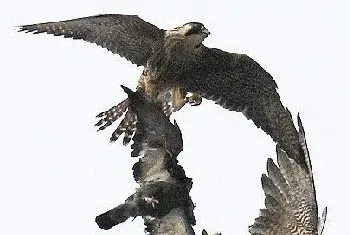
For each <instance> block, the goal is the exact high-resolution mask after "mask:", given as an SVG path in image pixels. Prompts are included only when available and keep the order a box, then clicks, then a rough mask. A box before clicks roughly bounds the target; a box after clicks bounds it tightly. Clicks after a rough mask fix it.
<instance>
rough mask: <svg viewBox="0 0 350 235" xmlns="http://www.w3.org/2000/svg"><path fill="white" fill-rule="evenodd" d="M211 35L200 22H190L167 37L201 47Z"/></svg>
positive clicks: (175, 29) (169, 32)
mask: <svg viewBox="0 0 350 235" xmlns="http://www.w3.org/2000/svg"><path fill="white" fill-rule="evenodd" d="M209 35H210V32H209V30H208V29H206V28H205V27H204V25H203V24H202V23H199V22H189V23H186V24H184V25H183V26H180V27H176V28H174V29H171V30H168V31H167V32H166V36H167V37H171V38H173V37H175V38H178V39H181V40H184V41H185V42H187V43H188V44H192V45H193V46H195V47H199V46H200V45H201V44H202V42H203V40H204V39H205V38H206V37H208V36H209Z"/></svg>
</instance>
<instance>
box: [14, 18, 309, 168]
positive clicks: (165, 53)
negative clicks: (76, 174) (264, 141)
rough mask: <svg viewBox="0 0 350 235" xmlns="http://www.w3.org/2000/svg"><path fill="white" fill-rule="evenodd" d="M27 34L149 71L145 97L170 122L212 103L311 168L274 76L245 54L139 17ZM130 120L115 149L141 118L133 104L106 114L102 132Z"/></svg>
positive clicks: (52, 26) (37, 27) (63, 24)
mask: <svg viewBox="0 0 350 235" xmlns="http://www.w3.org/2000/svg"><path fill="white" fill-rule="evenodd" d="M19 31H25V32H34V33H35V34H37V33H43V32H46V33H48V34H53V35H55V36H60V35H63V36H64V37H67V38H73V39H82V40H85V41H88V42H91V43H96V44H97V45H99V46H101V47H104V48H106V49H108V50H109V51H111V52H112V53H114V54H119V55H120V56H122V57H125V58H126V59H127V60H129V61H131V62H132V63H134V64H136V65H137V66H143V67H144V70H143V73H142V75H141V77H140V79H139V81H138V86H137V90H139V91H141V92H142V93H144V94H145V96H146V97H147V98H148V99H149V100H151V101H152V102H155V103H157V104H158V105H160V106H161V107H162V108H163V109H164V112H166V114H167V115H170V114H171V113H172V112H174V111H178V110H180V109H181V108H182V107H183V106H184V104H186V103H190V104H192V105H198V104H200V103H201V98H202V97H204V98H207V99H209V100H213V101H215V103H217V104H219V105H221V106H223V107H224V108H226V109H228V110H232V111H237V112H242V113H243V114H244V115H245V116H246V117H247V118H248V119H251V120H252V121H253V122H254V124H255V125H256V126H257V127H259V128H261V129H262V130H264V131H265V132H266V133H267V134H268V135H270V136H271V137H272V139H273V140H274V141H275V142H277V143H278V144H279V145H280V146H281V148H282V149H283V150H285V151H286V152H287V154H288V155H289V156H294V157H295V160H296V161H297V162H298V163H300V164H303V165H305V162H303V157H301V156H302V151H301V149H300V146H299V141H298V132H297V130H296V128H295V126H294V123H293V120H292V117H291V115H290V113H289V111H288V110H287V109H286V108H285V107H284V106H283V105H282V103H281V101H280V96H279V94H278V93H277V85H276V83H275V81H274V80H273V78H272V76H271V75H270V74H269V73H268V72H267V71H265V70H264V69H263V68H262V67H261V66H260V65H259V64H258V63H257V62H255V61H254V60H253V59H251V58H250V57H249V56H247V55H245V54H237V53H229V52H225V51H222V50H220V49H216V48H208V47H206V46H205V45H203V41H204V39H205V38H207V37H208V36H209V34H210V33H209V30H208V29H206V28H205V27H204V25H203V24H202V23H199V22H189V23H186V24H184V25H182V26H179V27H175V28H172V29H169V30H163V29H160V28H158V27H156V26H155V25H153V24H150V23H148V22H146V21H144V20H142V19H141V18H139V17H138V16H136V15H121V14H104V15H96V16H89V17H83V18H77V19H72V20H67V21H58V22H47V23H39V24H31V25H23V26H20V29H19ZM124 113H125V117H124V119H123V120H122V121H121V123H120V124H119V126H118V128H117V129H116V130H115V131H114V132H113V134H112V137H111V141H115V140H116V139H118V137H119V136H120V135H121V134H122V133H125V136H124V141H123V142H124V144H127V143H128V142H129V141H130V139H131V136H132V134H133V133H134V131H135V128H136V123H137V116H136V115H135V114H134V113H133V112H132V111H130V110H128V100H127V99H126V100H124V101H123V102H121V103H119V104H118V105H116V106H114V107H112V108H111V109H109V110H107V111H105V112H102V113H100V114H99V115H98V116H97V117H98V118H100V121H99V122H98V123H97V124H96V125H97V126H99V130H102V129H105V128H106V127H107V126H109V125H111V124H112V123H113V122H114V121H115V120H117V119H118V118H120V117H121V116H122V115H123V114H124Z"/></svg>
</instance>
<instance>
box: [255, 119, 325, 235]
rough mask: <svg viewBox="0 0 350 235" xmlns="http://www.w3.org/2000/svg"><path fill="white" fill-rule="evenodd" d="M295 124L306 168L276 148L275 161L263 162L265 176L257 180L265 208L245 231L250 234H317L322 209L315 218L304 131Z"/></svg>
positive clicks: (316, 208)
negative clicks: (262, 192) (276, 163)
mask: <svg viewBox="0 0 350 235" xmlns="http://www.w3.org/2000/svg"><path fill="white" fill-rule="evenodd" d="M298 121H299V128H300V131H299V135H300V144H301V146H302V148H303V150H304V157H305V161H306V163H307V167H308V168H309V170H308V171H306V170H305V169H304V168H302V167H301V166H300V165H298V164H297V163H296V162H295V161H294V160H293V159H291V158H288V156H287V155H286V153H285V152H284V151H282V150H281V149H280V148H279V147H277V162H278V166H276V165H275V163H274V162H273V160H272V159H270V158H269V159H268V160H267V172H268V176H267V175H265V174H263V175H262V177H261V183H262V187H263V189H264V192H265V196H266V198H265V206H266V209H261V210H260V216H259V217H258V218H256V219H255V221H254V224H253V225H252V226H250V228H249V231H250V233H251V234H253V235H281V234H285V235H294V234H295V235H303V234H310V235H321V234H322V231H323V225H324V222H325V219H326V213H327V211H326V209H325V210H324V212H323V215H322V218H321V219H319V218H318V206H317V201H316V192H315V186H314V181H313V177H312V168H311V161H310V157H309V152H308V150H307V146H306V141H305V136H304V130H303V128H302V125H301V122H300V119H298Z"/></svg>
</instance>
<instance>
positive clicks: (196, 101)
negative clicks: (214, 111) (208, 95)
mask: <svg viewBox="0 0 350 235" xmlns="http://www.w3.org/2000/svg"><path fill="white" fill-rule="evenodd" d="M186 100H187V102H188V103H189V104H190V105H191V106H198V105H200V104H201V103H202V96H201V95H200V94H197V93H194V94H191V95H187V96H186Z"/></svg>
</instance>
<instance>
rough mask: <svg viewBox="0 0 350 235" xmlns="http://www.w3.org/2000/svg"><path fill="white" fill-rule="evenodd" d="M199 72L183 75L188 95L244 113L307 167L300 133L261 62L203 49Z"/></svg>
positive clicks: (213, 49)
mask: <svg viewBox="0 0 350 235" xmlns="http://www.w3.org/2000/svg"><path fill="white" fill-rule="evenodd" d="M199 58H200V59H199V60H198V61H196V66H192V67H191V68H193V67H195V69H191V70H189V71H188V70H187V71H186V72H187V73H186V74H183V77H184V80H183V83H184V86H185V89H186V90H187V91H188V92H195V93H199V94H200V95H202V96H203V97H204V98H207V99H211V100H214V101H215V103H217V104H219V105H221V106H223V107H224V108H226V109H228V110H233V111H238V112H242V113H243V114H244V115H245V116H246V117H247V118H248V119H252V121H253V122H254V123H255V125H256V126H257V127H259V128H261V129H263V130H264V131H265V132H266V133H267V134H268V135H270V136H271V137H272V138H273V140H274V141H276V142H277V143H278V144H279V145H280V146H281V148H282V149H283V150H285V151H287V153H288V155H289V156H290V157H293V158H295V159H296V161H297V162H298V163H300V164H303V165H305V163H304V161H303V158H302V156H301V152H302V150H301V148H300V145H299V139H298V132H297V130H296V128H295V126H294V123H293V120H292V118H291V115H290V113H289V111H288V110H287V109H286V108H285V107H284V106H283V105H282V103H281V101H280V96H279V94H278V93H277V84H276V83H275V81H274V80H273V78H272V76H271V75H270V74H269V73H268V72H266V71H265V70H264V69H263V68H262V67H261V66H260V65H259V64H258V63H257V62H255V61H254V60H253V59H251V58H250V57H248V56H247V55H243V54H235V53H228V52H224V51H221V50H219V49H215V48H207V47H203V50H202V54H201V56H199Z"/></svg>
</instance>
